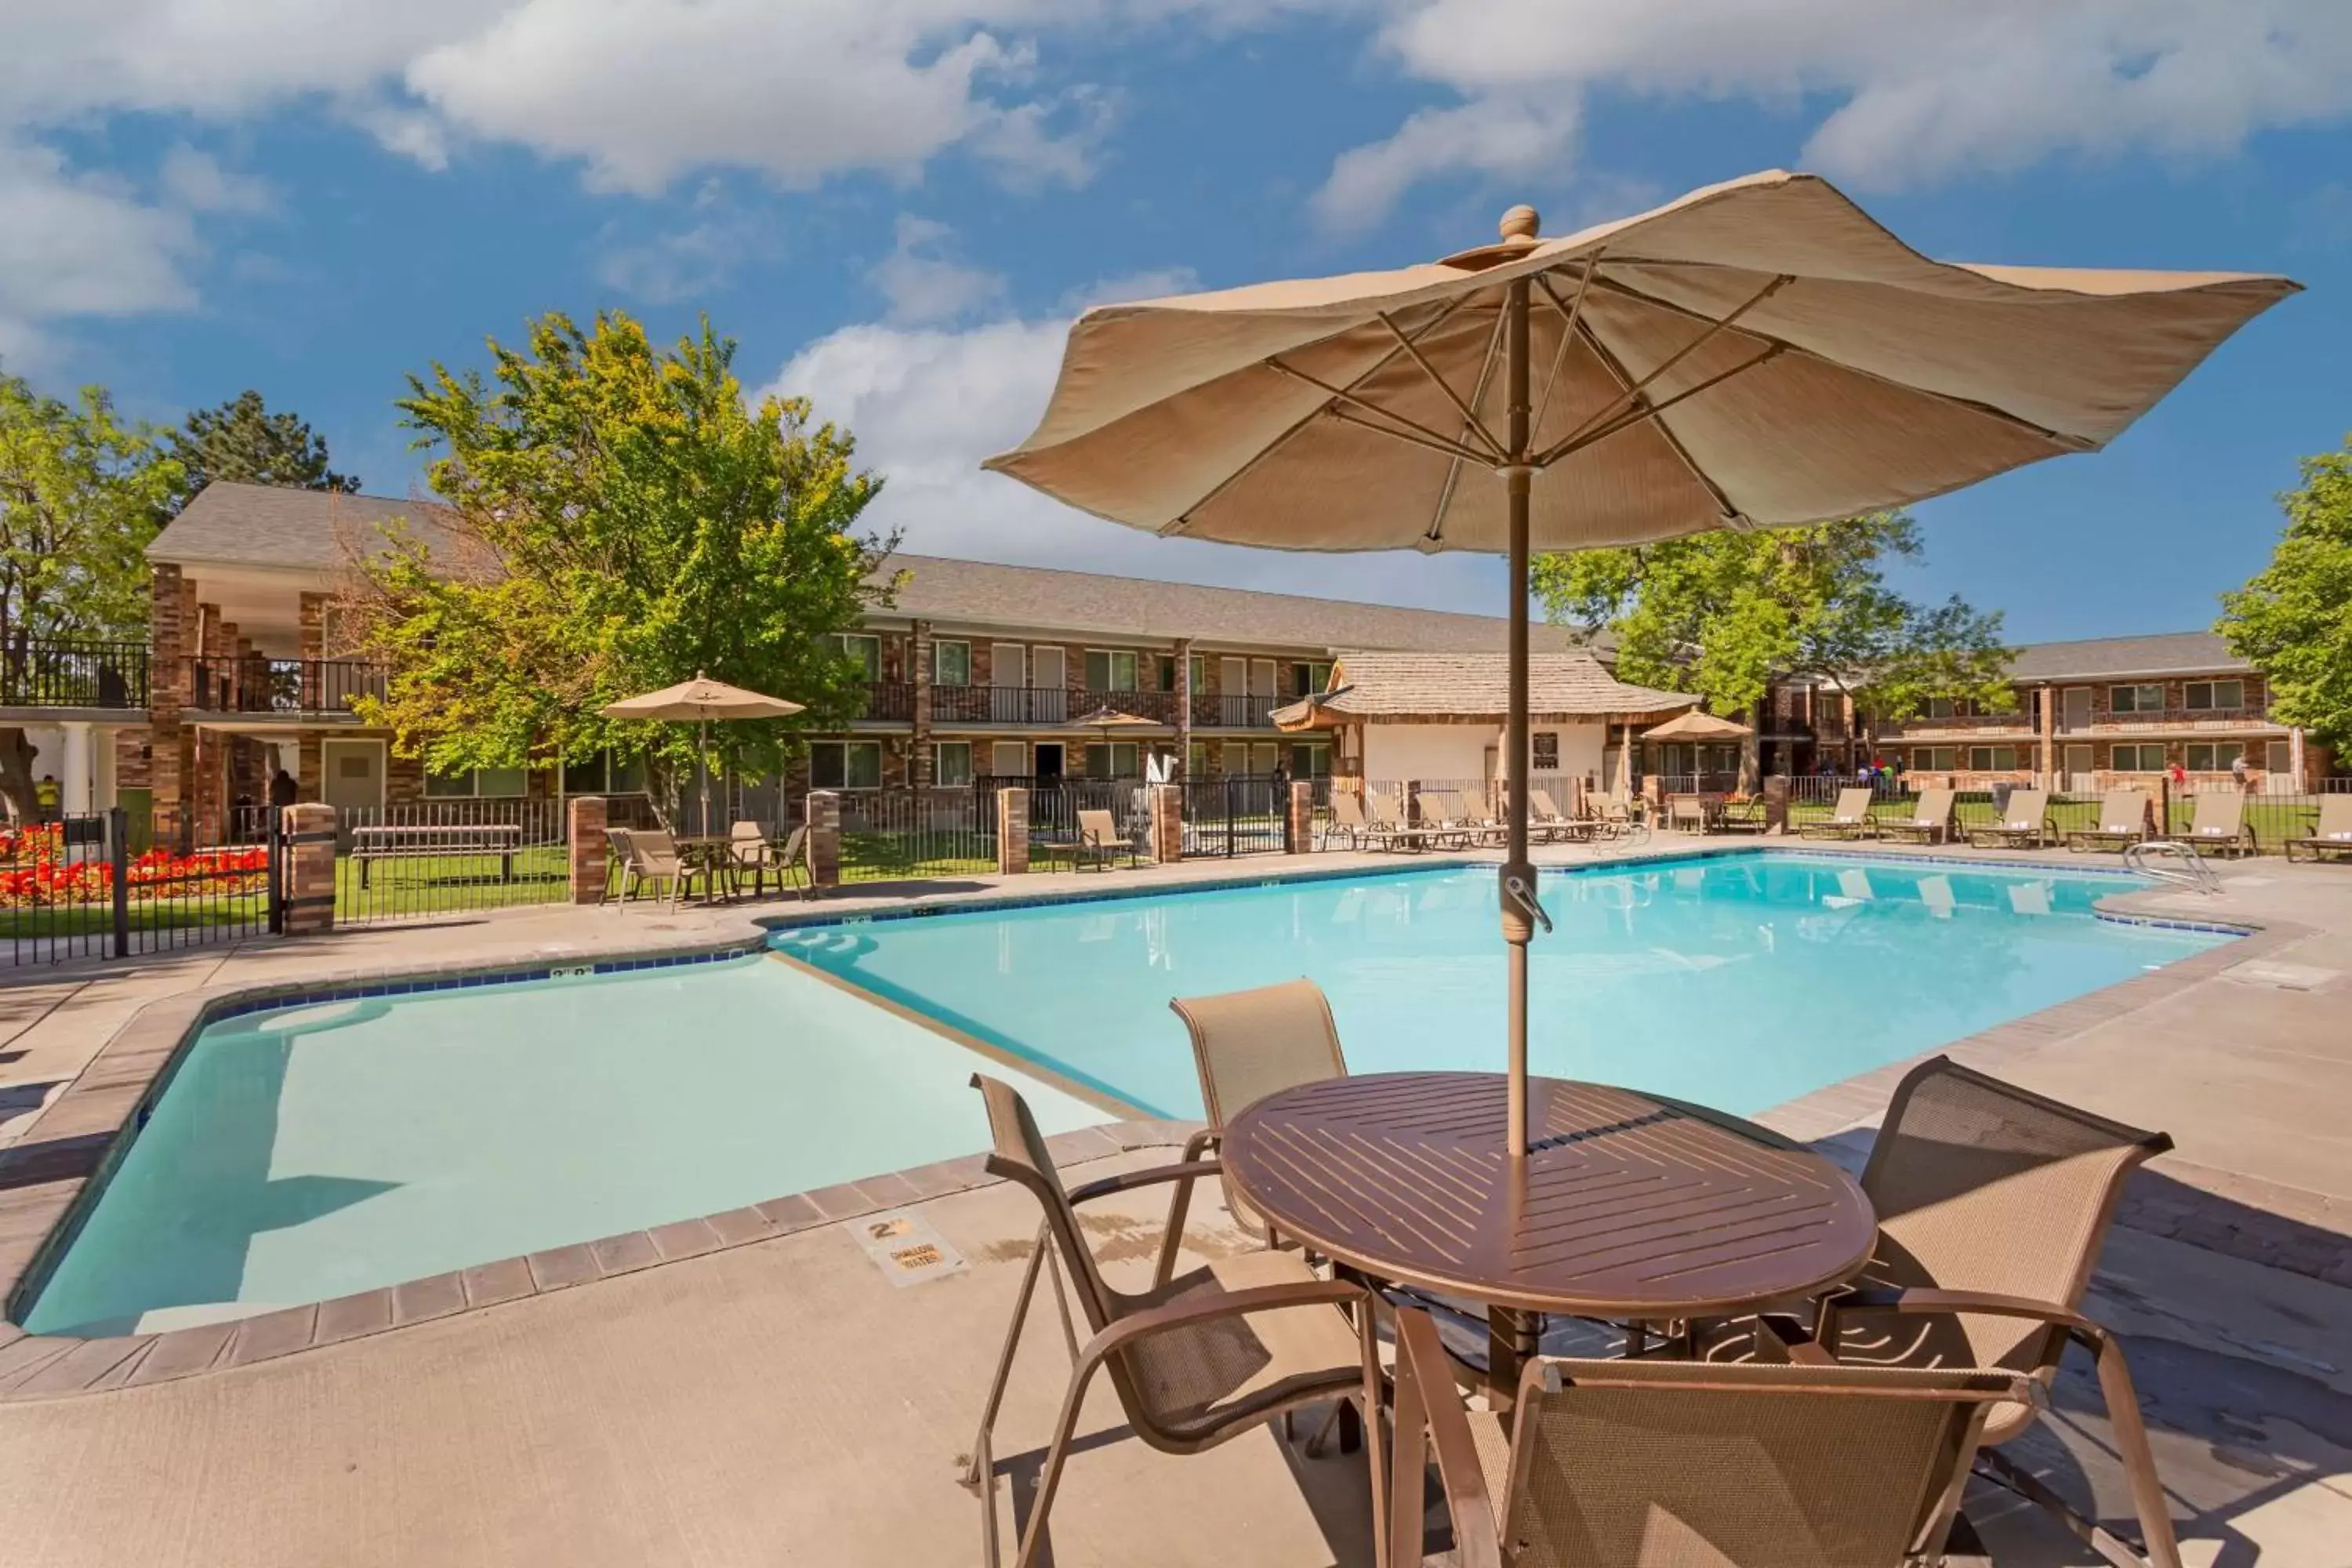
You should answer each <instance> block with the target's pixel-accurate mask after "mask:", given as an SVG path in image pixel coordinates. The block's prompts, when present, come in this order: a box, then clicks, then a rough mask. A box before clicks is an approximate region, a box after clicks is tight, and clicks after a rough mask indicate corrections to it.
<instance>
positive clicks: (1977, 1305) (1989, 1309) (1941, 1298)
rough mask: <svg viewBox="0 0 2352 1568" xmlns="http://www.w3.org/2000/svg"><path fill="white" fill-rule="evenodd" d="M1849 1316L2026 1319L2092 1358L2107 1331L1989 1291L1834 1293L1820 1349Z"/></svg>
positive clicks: (2058, 1309) (1819, 1329) (2047, 1304)
mask: <svg viewBox="0 0 2352 1568" xmlns="http://www.w3.org/2000/svg"><path fill="white" fill-rule="evenodd" d="M1850 1311H1859V1312H1921V1313H1925V1312H1937V1313H1960V1312H1966V1313H1971V1314H1974V1315H1976V1316H1979V1317H1987V1318H2031V1319H2033V1320H2035V1321H2040V1322H2044V1323H2047V1324H2049V1325H2050V1326H2051V1327H2052V1328H2053V1329H2062V1330H2063V1331H2065V1333H2066V1335H2067V1337H2069V1338H2071V1339H2074V1340H2075V1341H2078V1342H2081V1343H2082V1344H2083V1345H2084V1347H2086V1348H2087V1349H2089V1350H2091V1351H2092V1352H2095V1353H2099V1354H2102V1355H2104V1353H2105V1349H2106V1346H2107V1344H2108V1341H2109V1336H2108V1334H2107V1331H2106V1330H2105V1329H2104V1328H2102V1327H2101V1326H2100V1325H2099V1324H2097V1323H2095V1322H2093V1321H2091V1320H2090V1319H2088V1318H2086V1317H2084V1316H2083V1314H2082V1313H2080V1312H2077V1311H2075V1310H2074V1309H2073V1308H2071V1307H2062V1306H2060V1305H2059V1304H2058V1303H2057V1302H2055V1301H2037V1300H2033V1299H2032V1297H2030V1296H2003V1295H1999V1294H1996V1293H1995V1292H1993V1291H1990V1290H1939V1289H1930V1288H1914V1289H1877V1288H1864V1289H1850V1290H1836V1291H1832V1292H1831V1293H1830V1294H1829V1295H1827V1296H1824V1297H1822V1301H1821V1310H1820V1312H1819V1314H1818V1316H1817V1317H1816V1319H1815V1321H1814V1326H1813V1337H1814V1339H1815V1340H1816V1341H1818V1342H1820V1343H1821V1344H1822V1345H1824V1346H1834V1345H1835V1344H1836V1343H1837V1334H1838V1319H1839V1318H1840V1317H1842V1316H1843V1315H1844V1314H1845V1313H1847V1312H1850Z"/></svg>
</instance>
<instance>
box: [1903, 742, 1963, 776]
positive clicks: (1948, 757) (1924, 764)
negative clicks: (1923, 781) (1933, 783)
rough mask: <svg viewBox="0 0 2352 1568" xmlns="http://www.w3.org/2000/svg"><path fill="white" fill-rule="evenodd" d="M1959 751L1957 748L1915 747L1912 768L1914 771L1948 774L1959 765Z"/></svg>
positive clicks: (1912, 750) (1912, 753)
mask: <svg viewBox="0 0 2352 1568" xmlns="http://www.w3.org/2000/svg"><path fill="white" fill-rule="evenodd" d="M1959 756H1960V753H1959V749H1958V747H1955V746H1914V747H1912V748H1911V766H1912V768H1913V770H1914V771H1916V772H1920V773H1950V772H1951V771H1952V770H1953V769H1954V768H1957V767H1958V766H1959V765H1960V764H1959Z"/></svg>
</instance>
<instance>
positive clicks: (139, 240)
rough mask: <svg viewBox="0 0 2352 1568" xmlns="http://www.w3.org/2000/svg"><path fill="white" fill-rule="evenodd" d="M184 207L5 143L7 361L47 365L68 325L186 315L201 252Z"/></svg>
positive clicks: (0, 283)
mask: <svg viewBox="0 0 2352 1568" xmlns="http://www.w3.org/2000/svg"><path fill="white" fill-rule="evenodd" d="M195 243H196V241H195V233H194V227H193V226H192V225H191V224H190V222H189V220H188V216H187V212H186V210H185V209H184V208H182V207H178V206H173V205H158V204H153V203H149V202H146V201H142V199H141V198H140V197H139V196H138V195H137V194H136V193H135V192H134V191H132V190H131V188H130V187H128V186H127V185H126V184H124V183H122V182H121V181H119V180H115V179H110V178H105V177H100V176H96V175H89V174H76V173H74V172H73V171H72V170H71V169H69V168H68V166H67V164H66V162H65V159H64V158H63V157H62V156H60V155H59V154H58V153H56V152H54V151H53V150H51V149H49V148H47V147H42V146H37V145H33V144H29V143H24V142H9V141H6V140H5V139H0V354H5V355H6V356H7V358H8V360H9V361H10V363H13V364H16V365H18V366H20V367H21V366H25V365H31V364H38V363H41V362H43V361H44V360H45V359H46V358H47V357H48V355H49V353H50V351H51V348H52V343H51V340H50V337H49V334H48V332H47V330H46V328H45V327H44V323H46V322H49V321H55V320H57V319H58V318H60V317H71V316H121V315H131V314H136V313H139V312H142V311H149V310H184V309H186V308H187V307H188V306H190V305H193V304H194V302H195V290H194V288H193V287H192V286H191V285H190V284H189V282H188V280H187V278H186V276H185V275H184V271H183V269H182V263H183V262H184V260H185V259H186V258H187V257H189V256H190V255H191V254H192V253H193V252H194V249H195Z"/></svg>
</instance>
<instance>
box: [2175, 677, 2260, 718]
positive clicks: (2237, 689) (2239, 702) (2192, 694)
mask: <svg viewBox="0 0 2352 1568" xmlns="http://www.w3.org/2000/svg"><path fill="white" fill-rule="evenodd" d="M2182 697H2183V699H2184V700H2183V701H2182V704H2181V705H2182V706H2183V707H2185V708H2187V709H2189V710H2190V711H2191V712H2200V713H2201V712H2208V711H2211V710H2217V709H2218V710H2222V711H2224V712H2226V711H2228V710H2231V709H2236V708H2243V707H2244V706H2245V705H2246V683H2245V682H2244V681H2242V680H2192V681H2190V682H2189V685H2188V688H2187V689H2186V690H2184V691H2183V693H2182Z"/></svg>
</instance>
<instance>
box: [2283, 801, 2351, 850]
mask: <svg viewBox="0 0 2352 1568" xmlns="http://www.w3.org/2000/svg"><path fill="white" fill-rule="evenodd" d="M2297 850H2301V851H2303V853H2304V854H2306V855H2309V856H2310V857H2311V858H2312V859H2313V860H2315V861H2318V860H2325V859H2327V858H2330V857H2331V856H2336V855H2352V795H2326V796H2323V797H2322V798H2321V800H2320V802H2319V820H2318V821H2317V822H2316V823H2315V824H2314V825H2313V826H2312V829H2311V831H2310V832H2309V833H2306V834H2304V835H2303V836H2302V837H2296V838H2290V839H2288V840H2287V841H2286V858H2287V864H2289V865H2293V864H2294V862H2295V861H2296V860H2297V859H2298V858H2300V857H2299V856H2297V854H2296V853H2295V852H2296V851H2297Z"/></svg>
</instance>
